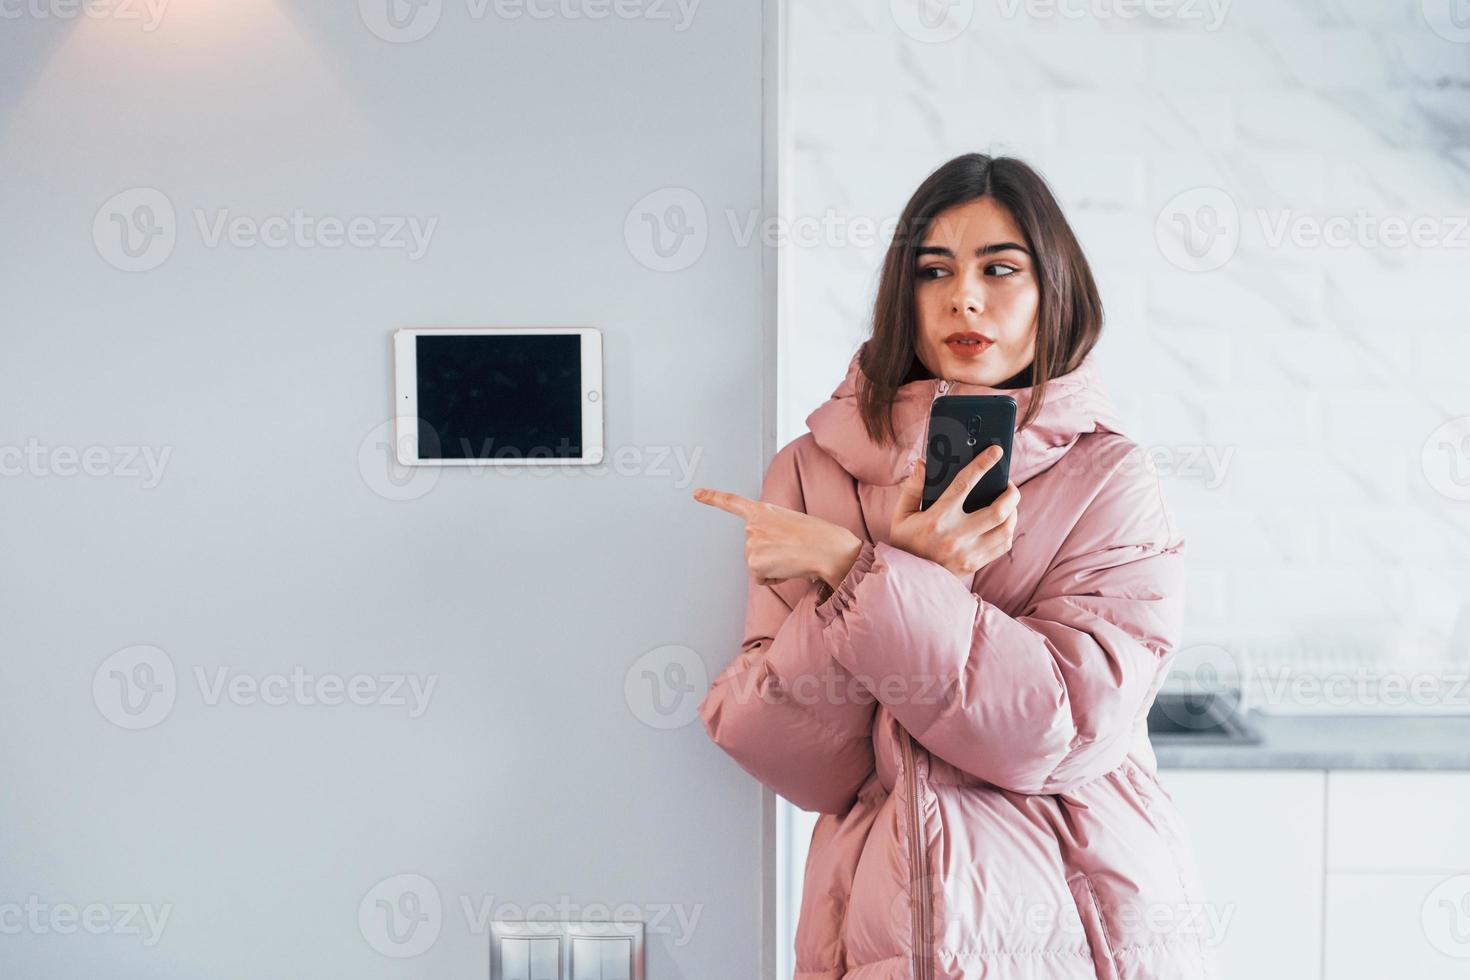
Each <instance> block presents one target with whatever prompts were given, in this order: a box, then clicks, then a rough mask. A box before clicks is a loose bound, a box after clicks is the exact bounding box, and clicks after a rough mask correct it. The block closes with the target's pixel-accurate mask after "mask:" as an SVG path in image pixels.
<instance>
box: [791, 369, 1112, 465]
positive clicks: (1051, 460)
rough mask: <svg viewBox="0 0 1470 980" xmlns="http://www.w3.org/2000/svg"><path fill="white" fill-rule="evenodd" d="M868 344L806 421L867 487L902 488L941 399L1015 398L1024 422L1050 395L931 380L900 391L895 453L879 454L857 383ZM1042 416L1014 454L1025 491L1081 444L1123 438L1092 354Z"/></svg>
mask: <svg viewBox="0 0 1470 980" xmlns="http://www.w3.org/2000/svg"><path fill="white" fill-rule="evenodd" d="M866 346H867V341H864V342H863V344H861V345H860V346H859V347H858V349H857V352H856V353H854V354H853V356H852V359H851V361H849V363H848V366H847V375H846V376H845V377H844V378H843V379H842V382H841V383H840V384H838V386H837V388H836V389H835V390H834V391H833V392H832V395H831V397H830V398H829V399H828V400H827V401H826V402H824V403H823V404H821V405H819V406H818V407H817V408H816V409H815V410H814V411H813V412H812V413H811V414H810V415H808V416H807V418H806V424H807V428H808V429H810V430H811V432H812V435H813V437H814V438H815V439H816V441H817V445H819V446H821V447H822V449H823V450H825V451H826V452H827V453H828V455H830V456H832V457H833V458H834V459H836V460H837V462H838V463H840V464H841V465H842V468H843V469H845V470H847V472H849V473H851V474H852V475H853V476H854V477H856V478H857V479H858V480H859V481H860V482H862V483H868V484H872V485H874V486H892V485H893V484H896V483H900V482H902V481H903V479H904V477H905V476H907V475H908V473H909V472H910V469H911V468H912V466H913V465H914V464H915V463H916V462H917V461H918V459H919V456H920V455H921V453H922V452H923V448H924V434H925V432H926V431H927V429H928V425H929V406H930V403H932V402H933V401H934V399H935V398H938V397H939V396H940V395H1010V396H1011V397H1012V398H1014V399H1015V400H1016V420H1017V422H1019V421H1020V420H1021V419H1022V418H1024V417H1025V414H1026V408H1027V406H1028V405H1029V404H1030V403H1031V400H1032V399H1033V398H1035V397H1036V396H1037V394H1038V392H1040V391H1041V390H1042V389H1041V388H1040V387H1037V386H1034V385H1033V386H1029V387H1025V388H991V387H988V386H986V385H973V384H966V383H963V382H958V381H949V380H942V379H936V378H928V379H924V380H921V381H910V382H909V383H908V384H905V385H902V386H900V387H899V389H898V392H897V394H896V395H895V396H894V401H893V423H894V428H895V430H896V431H897V434H898V443H897V445H894V446H881V447H880V446H879V445H878V444H877V443H875V442H873V441H872V440H871V439H870V438H868V433H867V430H866V429H864V428H863V423H862V417H861V416H860V415H859V413H858V403H857V380H858V376H859V373H860V372H861V370H862V369H861V368H860V367H859V360H860V359H861V357H862V352H863V348H864V347H866ZM1045 392H1046V397H1045V398H1044V399H1043V400H1042V406H1041V413H1040V415H1038V416H1037V418H1036V420H1035V421H1034V422H1032V423H1031V425H1029V426H1027V427H1026V428H1024V429H1022V430H1021V431H1020V432H1018V433H1016V437H1015V441H1014V444H1013V446H1012V450H1011V473H1010V476H1011V482H1012V483H1014V484H1016V485H1017V486H1019V485H1020V484H1022V483H1025V482H1026V481H1027V480H1029V479H1031V477H1033V476H1035V475H1037V474H1038V473H1042V472H1044V471H1046V470H1048V469H1050V468H1051V467H1052V465H1053V464H1055V463H1056V462H1057V460H1059V459H1061V458H1062V456H1063V455H1065V454H1066V452H1067V450H1068V449H1071V448H1072V446H1073V445H1074V444H1075V443H1076V442H1077V440H1078V438H1079V437H1081V436H1082V435H1083V434H1084V433H1087V432H1099V431H1100V432H1116V433H1120V434H1121V433H1122V432H1123V429H1122V425H1121V423H1120V422H1119V420H1118V416H1117V412H1116V410H1115V409H1114V407H1113V404H1112V402H1111V401H1110V400H1109V398H1108V397H1107V395H1106V394H1105V393H1104V392H1103V390H1102V387H1101V384H1100V383H1099V378H1098V364H1097V355H1096V353H1095V351H1093V352H1089V353H1088V355H1087V357H1086V358H1084V359H1083V361H1082V363H1081V364H1080V365H1079V366H1078V367H1077V369H1076V370H1074V371H1072V372H1071V373H1069V374H1065V375H1062V376H1060V377H1056V378H1052V379H1051V380H1050V381H1049V382H1047V384H1046V385H1045Z"/></svg>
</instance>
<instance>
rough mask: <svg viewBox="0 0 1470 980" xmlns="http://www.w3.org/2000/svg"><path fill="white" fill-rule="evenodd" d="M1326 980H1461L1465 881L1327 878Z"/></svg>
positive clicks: (1468, 946)
mask: <svg viewBox="0 0 1470 980" xmlns="http://www.w3.org/2000/svg"><path fill="white" fill-rule="evenodd" d="M1326 940H1327V977H1328V980H1400V978H1401V980H1465V978H1466V977H1467V976H1470V876H1458V877H1457V876H1454V875H1446V874H1385V873H1373V874H1342V873H1338V872H1328V874H1327V935H1326Z"/></svg>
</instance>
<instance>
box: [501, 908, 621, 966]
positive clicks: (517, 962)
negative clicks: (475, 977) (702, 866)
mask: <svg viewBox="0 0 1470 980" xmlns="http://www.w3.org/2000/svg"><path fill="white" fill-rule="evenodd" d="M490 980H644V978H643V923H642V922H639V921H637V920H634V921H631V922H630V921H619V920H611V921H608V920H595V921H585V922H547V921H545V920H534V921H529V920H506V919H495V920H493V921H492V922H491V923H490Z"/></svg>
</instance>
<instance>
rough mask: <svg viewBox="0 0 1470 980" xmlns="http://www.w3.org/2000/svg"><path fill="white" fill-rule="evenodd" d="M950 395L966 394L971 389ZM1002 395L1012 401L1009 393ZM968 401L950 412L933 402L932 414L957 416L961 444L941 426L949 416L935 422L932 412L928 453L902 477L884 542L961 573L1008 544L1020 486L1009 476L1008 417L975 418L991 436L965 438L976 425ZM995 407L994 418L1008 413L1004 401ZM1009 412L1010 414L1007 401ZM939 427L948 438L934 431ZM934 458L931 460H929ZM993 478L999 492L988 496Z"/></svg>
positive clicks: (965, 573)
mask: <svg viewBox="0 0 1470 980" xmlns="http://www.w3.org/2000/svg"><path fill="white" fill-rule="evenodd" d="M957 397H963V398H966V399H967V400H968V399H970V397H971V396H957ZM984 397H986V398H991V397H995V396H984ZM1001 397H1004V396H1001ZM942 400H943V399H936V402H938V401H942ZM1004 400H1005V401H1011V399H1010V398H1008V397H1007V398H1004ZM974 408H975V406H970V407H969V408H965V409H964V410H963V411H959V412H951V411H950V410H949V406H940V405H938V404H936V405H935V410H934V413H935V414H937V415H941V416H947V417H952V418H957V419H959V420H960V421H961V423H962V424H961V431H963V432H964V433H966V434H965V435H964V436H963V437H960V438H959V439H958V444H959V447H960V448H958V449H956V441H957V440H956V438H955V436H954V433H953V432H952V431H949V432H946V430H947V429H948V428H949V423H941V424H940V425H938V426H935V425H934V424H933V417H932V416H931V420H930V421H931V425H930V436H931V439H930V440H929V442H930V450H931V452H930V453H928V454H926V456H925V459H924V461H923V463H922V464H920V465H918V466H916V467H915V468H914V472H913V473H911V474H910V475H909V477H908V479H906V480H905V481H904V482H903V484H902V487H901V489H900V492H899V495H898V501H897V503H896V504H895V505H894V510H893V519H892V521H891V523H890V526H889V542H890V543H891V544H893V545H894V546H896V547H899V548H902V549H904V550H905V551H907V552H909V553H910V554H914V555H918V556H919V557H921V558H927V559H929V560H930V561H933V562H935V563H936V564H939V565H942V566H944V567H945V568H946V569H948V570H949V571H950V572H951V573H952V574H954V575H956V576H957V577H959V578H960V579H968V578H970V577H971V576H973V575H974V573H975V572H977V571H979V570H980V569H981V568H984V567H985V566H986V565H988V564H990V563H991V562H992V561H995V560H996V559H997V558H999V557H1001V556H1002V555H1004V554H1006V553H1007V552H1008V551H1010V550H1011V543H1012V541H1013V540H1014V538H1015V532H1016V521H1017V517H1016V512H1017V511H1016V508H1017V507H1018V506H1019V504H1020V500H1021V492H1020V491H1019V490H1017V489H1016V486H1015V484H1013V483H1011V482H1010V476H1009V468H1010V467H1009V462H1010V459H1009V457H1010V445H1011V439H1010V438H1009V434H1010V433H1011V432H1012V431H1013V424H1010V427H1009V428H998V427H995V426H994V425H992V427H991V428H989V429H987V428H985V427H984V425H983V424H980V425H979V431H980V432H982V433H990V434H991V435H994V437H995V438H994V441H993V442H990V441H989V439H988V437H987V438H986V442H982V441H981V438H982V437H981V436H980V435H976V436H975V437H974V440H975V441H974V442H973V443H971V442H970V438H971V436H970V434H969V433H971V432H972V431H974V429H975V425H974V424H973V422H972V417H971V415H970V414H969V412H970V411H972V410H973V409H974ZM1000 411H1001V413H1002V416H1001V417H1007V416H1006V415H1005V414H1004V411H1005V406H1000ZM1008 417H1009V418H1010V419H1014V417H1015V404H1014V402H1012V404H1011V407H1010V413H1009V416H1008ZM946 434H947V435H948V438H947V439H944V438H940V439H934V438H933V437H934V436H935V435H941V436H943V435H946ZM955 457H958V459H956V458H955ZM935 458H937V461H936V462H935V463H931V462H930V460H931V459H935ZM1003 464H1004V466H1005V470H1004V471H1003V472H1002V471H1001V466H1002V465H1003ZM936 468H939V469H940V470H941V472H940V474H939V476H938V478H934V473H935V470H936ZM997 479H998V482H1000V484H1001V488H1000V492H999V493H998V494H996V495H994V496H993V497H992V490H991V488H992V487H993V486H994V484H995V482H997ZM931 487H932V488H934V489H933V490H932V498H931V499H930V500H929V501H928V502H927V503H926V502H925V500H924V498H925V497H926V496H928V495H929V494H930V493H931ZM972 502H973V503H974V504H975V507H974V509H973V510H972V509H971V503H972Z"/></svg>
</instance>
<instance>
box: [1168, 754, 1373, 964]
mask: <svg viewBox="0 0 1470 980" xmlns="http://www.w3.org/2000/svg"><path fill="white" fill-rule="evenodd" d="M1159 778H1160V780H1161V782H1162V783H1163V785H1164V788H1165V789H1166V790H1168V791H1169V795H1170V796H1172V797H1173V798H1174V801H1175V803H1177V804H1178V805H1179V810H1180V812H1181V814H1182V815H1183V819H1184V824H1185V829H1186V830H1187V831H1188V833H1189V836H1190V838H1191V839H1192V840H1193V842H1194V850H1195V857H1196V859H1197V861H1198V864H1199V873H1200V878H1201V879H1202V882H1203V885H1204V892H1205V899H1206V901H1207V902H1209V903H1210V905H1211V906H1212V907H1213V909H1212V911H1213V913H1214V914H1215V915H1216V916H1217V918H1216V920H1215V921H1217V922H1219V923H1221V924H1222V925H1223V927H1224V928H1223V931H1222V933H1221V935H1220V936H1219V937H1218V945H1217V946H1216V949H1215V958H1216V961H1217V962H1218V964H1219V972H1220V977H1221V980H1237V978H1238V980H1250V978H1255V977H1262V978H1272V977H1282V978H1287V977H1289V978H1291V980H1320V978H1321V977H1322V953H1321V937H1322V888H1323V878H1322V873H1323V865H1322V854H1323V828H1324V823H1325V821H1324V813H1323V801H1324V798H1325V795H1326V794H1325V789H1326V774H1325V773H1323V772H1320V771H1315V770H1304V771H1274V770H1251V769H1165V770H1163V771H1161V772H1160V773H1159ZM1379 980H1382V978H1379Z"/></svg>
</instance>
